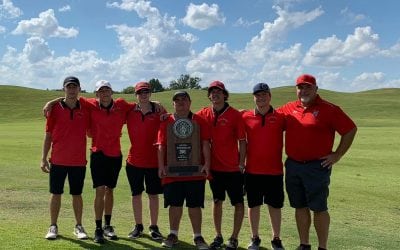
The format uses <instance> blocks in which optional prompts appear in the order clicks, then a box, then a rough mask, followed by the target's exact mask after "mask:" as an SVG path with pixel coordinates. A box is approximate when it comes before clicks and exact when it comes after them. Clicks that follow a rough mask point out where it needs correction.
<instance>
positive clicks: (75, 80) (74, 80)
mask: <svg viewBox="0 0 400 250" xmlns="http://www.w3.org/2000/svg"><path fill="white" fill-rule="evenodd" d="M68 84H75V85H76V86H81V83H80V82H79V79H78V78H77V77H75V76H67V77H66V78H65V79H64V84H63V86H64V87H65V86H67V85H68Z"/></svg>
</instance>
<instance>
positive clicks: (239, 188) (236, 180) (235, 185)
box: [210, 171, 244, 206]
mask: <svg viewBox="0 0 400 250" xmlns="http://www.w3.org/2000/svg"><path fill="white" fill-rule="evenodd" d="M211 175H212V177H213V178H212V180H210V188H211V191H212V194H213V200H214V202H218V201H224V200H225V192H226V193H228V196H229V199H230V200H231V205H232V206H234V205H236V204H238V203H243V201H244V198H243V197H244V175H243V174H242V173H241V172H218V171H211Z"/></svg>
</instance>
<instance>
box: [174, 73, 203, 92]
mask: <svg viewBox="0 0 400 250" xmlns="http://www.w3.org/2000/svg"><path fill="white" fill-rule="evenodd" d="M200 81H201V78H199V77H191V76H190V75H188V74H186V75H181V76H180V77H179V78H178V79H176V80H173V81H171V83H170V85H169V88H170V89H201V86H200V84H199V82H200Z"/></svg>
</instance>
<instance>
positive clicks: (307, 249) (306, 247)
mask: <svg viewBox="0 0 400 250" xmlns="http://www.w3.org/2000/svg"><path fill="white" fill-rule="evenodd" d="M296 250H311V245H306V244H300V246H298V247H297V248H296Z"/></svg>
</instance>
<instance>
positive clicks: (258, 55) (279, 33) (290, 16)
mask: <svg viewBox="0 0 400 250" xmlns="http://www.w3.org/2000/svg"><path fill="white" fill-rule="evenodd" d="M274 9H275V10H276V13H277V14H278V17H277V18H276V19H275V20H274V21H273V22H265V23H264V28H263V29H262V30H261V32H260V33H259V34H258V35H257V36H255V37H253V38H252V39H251V41H250V42H248V43H247V45H246V48H245V49H244V51H243V53H242V57H243V58H244V60H245V61H246V62H249V63H252V64H258V63H259V62H260V61H264V58H266V57H267V54H268V51H269V50H270V49H271V48H272V47H273V46H274V45H275V44H276V43H278V42H279V40H280V39H281V38H282V37H283V36H285V35H286V34H287V33H288V32H289V31H290V30H291V29H295V28H297V27H300V26H302V25H304V24H306V23H308V22H311V21H313V20H315V19H316V18H318V17H319V16H320V15H322V14H323V13H324V11H323V10H322V9H321V8H317V9H314V10H311V11H309V12H288V11H286V10H283V9H281V8H280V7H278V6H274Z"/></svg>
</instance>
